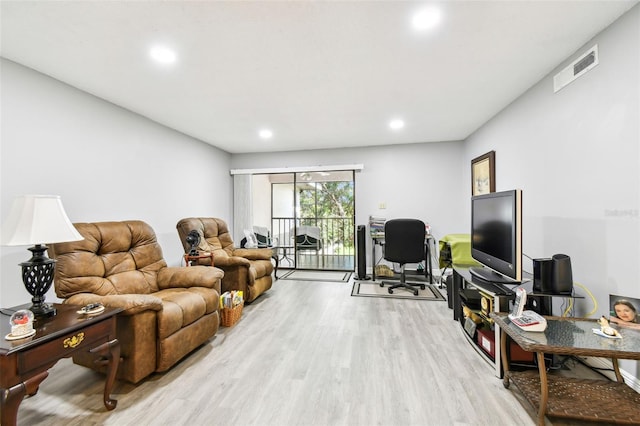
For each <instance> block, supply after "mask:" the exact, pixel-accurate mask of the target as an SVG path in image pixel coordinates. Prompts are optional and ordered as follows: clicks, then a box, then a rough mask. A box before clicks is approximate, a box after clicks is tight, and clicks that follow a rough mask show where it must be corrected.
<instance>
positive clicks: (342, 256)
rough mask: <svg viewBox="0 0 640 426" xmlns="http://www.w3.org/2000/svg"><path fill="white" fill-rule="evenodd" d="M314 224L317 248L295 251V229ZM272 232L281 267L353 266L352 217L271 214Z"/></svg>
mask: <svg viewBox="0 0 640 426" xmlns="http://www.w3.org/2000/svg"><path fill="white" fill-rule="evenodd" d="M299 226H314V227H317V228H318V229H319V233H320V241H321V244H320V249H319V250H318V251H317V252H316V251H313V250H312V251H309V250H304V251H297V250H296V244H295V236H296V229H297V228H298V227H299ZM271 235H272V236H273V238H274V239H276V244H277V245H278V246H279V247H280V248H279V253H278V255H279V257H280V267H283V268H298V269H330V270H341V271H353V270H354V254H355V250H354V238H355V231H354V221H353V218H350V217H349V218H344V217H328V218H298V219H296V218H293V217H274V218H272V220H271Z"/></svg>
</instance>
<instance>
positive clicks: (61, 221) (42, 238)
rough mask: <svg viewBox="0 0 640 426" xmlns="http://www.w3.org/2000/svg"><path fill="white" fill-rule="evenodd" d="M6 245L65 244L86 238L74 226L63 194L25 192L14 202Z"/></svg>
mask: <svg viewBox="0 0 640 426" xmlns="http://www.w3.org/2000/svg"><path fill="white" fill-rule="evenodd" d="M0 238H1V243H2V245H5V246H21V245H31V244H46V243H61V242H64V241H79V240H83V239H84V238H83V237H82V235H80V233H79V232H78V231H77V230H76V228H75V227H74V226H73V224H72V223H71V221H70V220H69V218H68V217H67V213H65V211H64V207H63V206H62V200H61V199H60V196H59V195H24V196H22V197H17V198H16V199H15V200H14V201H13V205H12V206H11V211H10V212H9V216H8V217H7V220H6V221H5V222H4V224H3V225H2V236H1V237H0Z"/></svg>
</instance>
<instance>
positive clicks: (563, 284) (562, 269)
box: [551, 254, 573, 294]
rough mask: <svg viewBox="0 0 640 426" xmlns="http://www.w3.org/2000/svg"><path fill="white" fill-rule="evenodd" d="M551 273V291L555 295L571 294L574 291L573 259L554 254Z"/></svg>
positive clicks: (564, 255)
mask: <svg viewBox="0 0 640 426" xmlns="http://www.w3.org/2000/svg"><path fill="white" fill-rule="evenodd" d="M551 260H552V261H553V266H552V268H551V269H552V272H551V290H552V291H553V293H555V294H571V293H572V291H573V274H572V273H571V258H570V257H569V256H567V255H566V254H554V255H553V257H552V258H551Z"/></svg>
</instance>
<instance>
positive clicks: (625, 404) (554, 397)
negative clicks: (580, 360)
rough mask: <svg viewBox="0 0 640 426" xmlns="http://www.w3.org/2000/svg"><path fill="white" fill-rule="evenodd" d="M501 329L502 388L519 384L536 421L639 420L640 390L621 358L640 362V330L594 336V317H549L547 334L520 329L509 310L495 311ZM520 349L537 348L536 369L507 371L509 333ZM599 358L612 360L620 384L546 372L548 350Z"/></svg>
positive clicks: (529, 349) (621, 329) (596, 325)
mask: <svg viewBox="0 0 640 426" xmlns="http://www.w3.org/2000/svg"><path fill="white" fill-rule="evenodd" d="M491 318H493V319H494V320H495V323H496V325H497V326H499V327H500V330H501V333H502V339H501V342H500V344H501V346H502V362H503V366H504V379H503V380H504V382H503V384H504V386H505V387H507V388H508V387H509V383H510V381H513V383H515V384H516V386H517V387H518V389H520V391H521V392H522V393H523V394H524V396H525V397H526V398H527V399H528V400H529V402H530V403H531V404H532V405H533V406H534V407H537V408H538V424H539V425H544V424H545V420H544V417H545V415H549V416H550V417H565V418H573V419H580V420H589V421H600V422H611V423H627V424H640V409H639V407H640V394H638V393H637V392H635V391H634V390H633V389H631V388H630V387H628V386H627V385H625V384H624V380H623V378H622V375H621V374H620V369H619V367H618V359H635V360H640V331H638V330H632V329H629V328H622V327H620V328H618V330H619V331H620V334H621V335H622V339H607V338H605V337H600V336H598V335H596V334H594V333H593V332H592V331H591V330H592V329H593V328H600V326H599V324H598V323H597V322H596V320H592V319H585V318H560V317H546V318H547V323H548V326H547V329H546V330H545V332H544V333H533V332H526V331H522V330H520V329H519V328H518V327H516V326H515V325H513V324H511V321H509V319H508V317H507V314H505V313H492V314H491ZM507 335H508V336H509V337H510V338H511V339H513V340H514V341H515V342H516V343H517V344H518V345H519V346H520V347H521V348H522V349H524V350H526V351H529V352H535V353H536V357H537V360H538V373H537V374H536V373H535V372H532V371H520V372H516V371H509V363H508V359H507V355H506V351H505V349H506V341H507V339H506V336H507ZM545 353H549V354H560V355H577V356H595V357H604V358H611V360H612V362H613V367H614V371H615V374H616V378H617V380H618V381H617V382H612V381H608V380H586V379H575V378H569V377H559V376H554V375H547V371H546V367H545V363H544V354H545Z"/></svg>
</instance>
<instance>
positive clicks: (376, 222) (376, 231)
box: [369, 216, 387, 238]
mask: <svg viewBox="0 0 640 426" xmlns="http://www.w3.org/2000/svg"><path fill="white" fill-rule="evenodd" d="M386 221H387V220H386V219H385V218H383V217H375V216H369V232H371V236H372V237H374V238H376V237H384V223H385V222H386Z"/></svg>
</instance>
